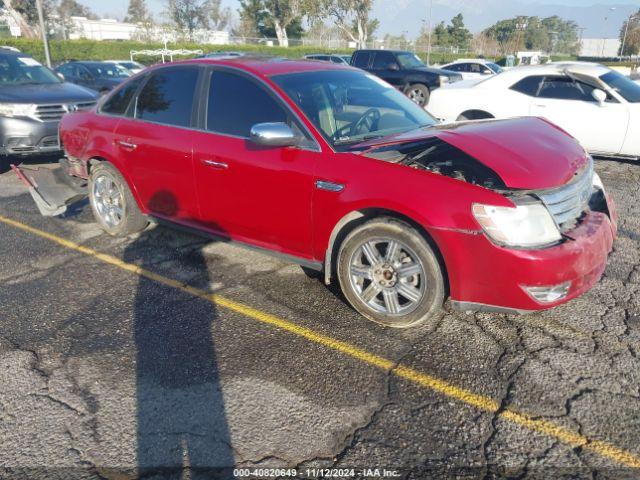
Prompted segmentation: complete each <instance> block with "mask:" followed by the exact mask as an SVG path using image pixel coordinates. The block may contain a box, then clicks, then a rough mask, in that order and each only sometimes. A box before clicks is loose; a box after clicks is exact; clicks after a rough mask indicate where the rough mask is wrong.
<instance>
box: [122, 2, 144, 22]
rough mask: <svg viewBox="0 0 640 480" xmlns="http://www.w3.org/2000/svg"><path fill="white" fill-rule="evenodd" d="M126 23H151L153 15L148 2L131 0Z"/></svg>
mask: <svg viewBox="0 0 640 480" xmlns="http://www.w3.org/2000/svg"><path fill="white" fill-rule="evenodd" d="M124 21H125V22H128V23H147V22H149V21H151V14H150V13H149V9H148V8H147V2H146V0H129V8H128V9H127V16H126V17H124Z"/></svg>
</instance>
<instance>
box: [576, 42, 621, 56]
mask: <svg viewBox="0 0 640 480" xmlns="http://www.w3.org/2000/svg"><path fill="white" fill-rule="evenodd" d="M620 43H621V42H620V39H618V38H583V39H582V45H581V46H580V56H581V57H601V58H611V57H617V56H618V52H619V51H620Z"/></svg>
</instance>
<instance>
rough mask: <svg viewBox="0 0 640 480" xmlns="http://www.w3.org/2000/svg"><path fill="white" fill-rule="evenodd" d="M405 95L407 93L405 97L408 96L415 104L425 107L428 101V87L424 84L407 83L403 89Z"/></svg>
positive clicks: (429, 95)
mask: <svg viewBox="0 0 640 480" xmlns="http://www.w3.org/2000/svg"><path fill="white" fill-rule="evenodd" d="M405 95H407V97H409V100H411V101H412V102H414V103H416V104H417V105H419V106H421V107H426V106H427V104H428V103H429V97H431V92H430V91H429V87H427V86H426V85H422V84H420V83H415V84H413V85H409V87H408V88H407V90H406V91H405Z"/></svg>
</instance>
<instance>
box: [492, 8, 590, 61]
mask: <svg viewBox="0 0 640 480" xmlns="http://www.w3.org/2000/svg"><path fill="white" fill-rule="evenodd" d="M483 33H484V34H485V35H487V36H488V37H489V38H492V39H493V40H495V41H497V42H498V43H499V44H500V47H501V50H502V53H503V54H508V53H513V52H515V51H518V50H520V49H522V48H526V49H528V50H542V51H546V52H550V53H568V54H575V53H576V52H577V51H578V49H579V47H580V45H579V41H578V25H577V24H576V23H575V22H573V21H571V20H563V19H562V18H560V17H558V16H552V17H547V18H544V19H540V18H538V17H516V18H510V19H507V20H501V21H499V22H497V23H496V24H494V25H493V26H491V27H489V28H488V29H486V30H485V31H484V32H483Z"/></svg>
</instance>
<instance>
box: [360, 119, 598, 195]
mask: <svg viewBox="0 0 640 480" xmlns="http://www.w3.org/2000/svg"><path fill="white" fill-rule="evenodd" d="M431 137H438V138H439V139H440V140H442V141H444V142H447V143H448V144H450V145H453V146H454V147H456V148H458V149H459V150H462V151H463V152H464V153H466V154H467V155H469V156H471V157H473V158H475V159H476V160H477V161H479V162H480V163H482V164H484V165H485V166H487V167H489V168H490V169H492V170H493V171H494V172H495V173H496V174H497V175H498V176H499V177H500V178H501V179H502V181H503V182H504V184H505V186H507V187H508V188H511V189H523V190H543V189H549V188H555V187H559V186H561V185H564V184H566V183H568V182H569V181H570V180H571V179H572V178H573V177H574V175H575V174H576V173H577V172H578V171H580V170H581V169H582V167H584V166H585V165H586V164H587V163H588V161H589V160H588V155H587V153H586V152H585V150H584V149H583V148H582V147H581V146H580V145H579V144H578V142H577V141H576V140H575V139H574V138H573V137H571V136H570V135H569V134H568V133H566V132H565V131H564V130H561V129H560V128H558V127H556V126H555V125H553V124H551V123H549V122H547V121H546V120H543V119H541V118H536V117H523V118H514V119H510V120H483V121H478V122H468V123H459V124H454V125H438V126H435V127H430V128H425V129H419V130H414V131H411V132H407V133H404V134H400V135H393V136H388V137H384V138H381V139H377V140H374V141H370V142H367V143H364V144H360V145H359V146H358V148H359V149H360V148H362V147H365V150H364V151H363V152H362V153H363V154H367V153H368V152H371V151H372V150H375V149H377V148H379V147H382V146H390V145H394V144H403V143H407V144H408V143H415V142H419V141H420V140H423V139H428V138H431Z"/></svg>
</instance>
